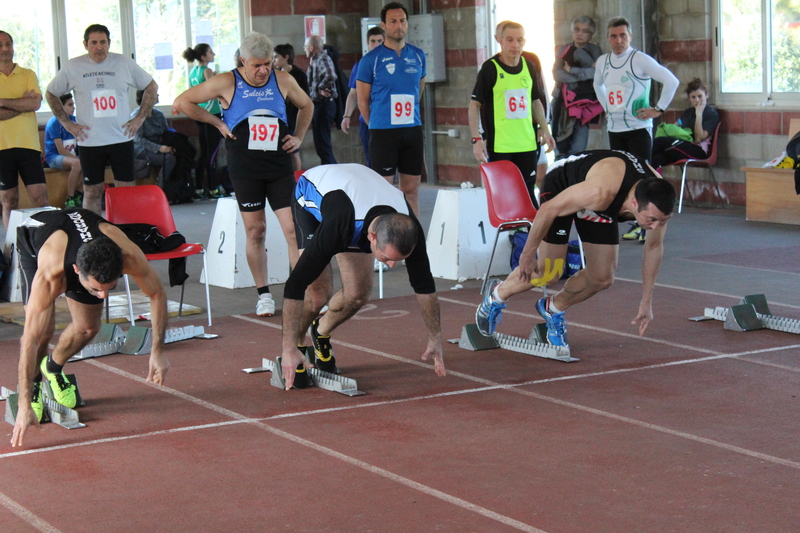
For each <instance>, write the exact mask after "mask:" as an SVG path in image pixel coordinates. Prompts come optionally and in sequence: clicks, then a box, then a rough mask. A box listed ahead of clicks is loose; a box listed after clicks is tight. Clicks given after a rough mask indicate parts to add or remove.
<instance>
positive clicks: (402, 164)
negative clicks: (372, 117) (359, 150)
mask: <svg viewBox="0 0 800 533" xmlns="http://www.w3.org/2000/svg"><path fill="white" fill-rule="evenodd" d="M423 152H424V150H423V141H422V126H413V127H411V128H390V129H385V130H369V162H370V167H371V168H372V170H374V171H375V172H377V173H378V174H380V175H381V176H394V174H395V172H396V171H397V172H400V173H401V174H408V175H410V176H419V175H421V174H422V162H423V157H424V155H423Z"/></svg>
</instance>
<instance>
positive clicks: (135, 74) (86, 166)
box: [45, 24, 158, 214]
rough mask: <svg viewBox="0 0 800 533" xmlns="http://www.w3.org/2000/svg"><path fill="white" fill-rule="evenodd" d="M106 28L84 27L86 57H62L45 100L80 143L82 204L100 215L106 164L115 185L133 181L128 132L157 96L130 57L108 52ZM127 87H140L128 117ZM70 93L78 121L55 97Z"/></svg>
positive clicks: (155, 88) (136, 126) (130, 133)
mask: <svg viewBox="0 0 800 533" xmlns="http://www.w3.org/2000/svg"><path fill="white" fill-rule="evenodd" d="M110 45H111V36H110V34H109V31H108V28H107V27H105V26H103V25H101V24H92V25H91V26H89V27H88V28H86V32H85V33H84V36H83V46H84V48H86V51H87V52H88V53H87V54H86V55H82V56H78V57H74V58H72V59H70V60H69V61H67V63H66V64H65V65H64V67H63V68H62V69H61V70H60V71H59V72H58V74H56V77H55V78H53V81H51V82H50V85H48V86H47V93H46V94H45V97H46V98H47V103H48V104H50V108H51V109H52V110H53V114H54V115H55V116H56V117H57V118H58V121H59V122H61V125H62V126H64V129H66V130H67V131H68V132H70V133H71V134H72V135H74V136H75V138H76V139H77V140H78V146H79V147H80V150H79V155H80V159H81V167H82V168H83V171H84V174H83V175H84V188H83V194H84V199H83V206H84V207H85V208H86V209H90V210H92V211H94V212H95V213H98V214H100V211H101V204H102V198H103V188H104V186H103V184H104V182H105V167H106V164H110V165H111V170H112V172H113V173H114V183H115V185H116V186H118V187H119V186H127V185H133V184H134V176H133V161H134V158H133V136H134V135H135V134H136V131H137V130H138V129H139V128H140V127H141V125H142V123H143V122H144V120H145V118H147V115H148V114H149V113H150V110H151V109H152V108H153V104H155V102H156V98H157V96H158V84H157V83H156V82H155V81H154V80H153V77H152V76H150V74H148V73H147V72H145V71H144V70H143V69H142V68H141V67H140V66H139V65H137V64H136V62H135V61H134V60H133V59H130V58H128V57H125V56H123V55H121V54H115V53H110V52H109V51H108V49H109V46H110ZM131 88H134V89H136V90H143V91H144V96H143V97H142V105H141V107H140V108H139V113H138V114H137V115H136V116H135V117H133V118H130V116H131V111H132V108H131V105H130V102H131V99H130V96H129V91H130V89H131ZM70 91H73V92H74V94H75V103H76V104H77V108H78V109H77V113H76V115H77V119H78V121H77V123H75V122H72V121H71V120H70V119H69V117H68V116H67V114H66V113H65V112H64V110H63V108H62V107H61V102H60V101H59V96H61V95H62V94H66V93H68V92H70Z"/></svg>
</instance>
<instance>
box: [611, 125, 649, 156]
mask: <svg viewBox="0 0 800 533" xmlns="http://www.w3.org/2000/svg"><path fill="white" fill-rule="evenodd" d="M608 144H609V146H610V147H611V149H612V150H622V151H625V152H628V153H631V154H633V155H635V156H636V157H638V158H640V159H646V160H648V161H650V156H651V152H652V151H653V139H652V137H650V130H649V129H647V128H643V129H640V130H631V131H620V132H614V131H609V132H608Z"/></svg>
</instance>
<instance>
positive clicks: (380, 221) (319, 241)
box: [281, 164, 445, 390]
mask: <svg viewBox="0 0 800 533" xmlns="http://www.w3.org/2000/svg"><path fill="white" fill-rule="evenodd" d="M293 214H294V223H295V231H296V233H297V245H298V248H300V259H299V260H298V261H297V265H296V266H295V268H294V269H293V270H292V273H291V274H290V275H289V279H288V280H286V287H285V289H284V294H283V357H282V363H281V366H282V370H283V377H284V380H285V383H286V390H289V389H290V388H292V386H293V385H294V386H295V387H296V388H300V387H301V386H302V385H303V384H308V382H309V378H308V373H307V372H306V369H307V368H310V367H314V366H316V367H317V368H318V369H320V370H323V371H325V372H329V373H331V374H333V373H336V372H337V368H336V360H335V359H334V356H333V350H332V348H331V340H330V336H331V333H333V330H334V329H336V328H337V327H338V326H339V325H341V324H342V323H343V322H344V321H346V320H347V319H349V318H350V317H352V316H353V315H354V314H356V312H358V310H359V309H361V308H362V307H363V306H364V305H365V304H366V303H367V302H368V301H369V296H370V292H371V291H372V266H373V257H374V258H375V259H377V260H378V261H380V262H382V263H386V264H387V265H388V266H389V267H392V266H394V264H395V263H396V262H398V261H401V260H403V259H405V260H406V268H407V269H408V279H409V282H410V283H411V286H412V287H413V288H414V292H415V293H416V295H417V302H418V303H419V307H420V311H421V314H422V319H423V322H424V323H425V328H426V329H427V330H428V344H427V347H426V349H425V352H424V353H423V354H422V359H423V360H427V359H428V358H430V357H432V358H433V365H434V369H435V371H436V373H437V374H438V375H440V376H444V375H445V369H444V362H443V361H442V330H441V324H440V321H439V300H438V297H437V296H436V284H435V283H434V280H433V275H432V274H431V269H430V262H429V261H428V254H427V251H426V247H425V234H424V233H423V231H422V226H421V225H420V223H419V221H418V220H417V218H416V217H415V216H414V213H413V211H411V208H410V207H409V206H408V203H407V202H406V200H405V197H404V196H403V193H402V192H400V191H399V190H397V189H395V188H394V187H393V186H392V185H390V184H389V183H387V182H386V180H384V179H383V178H382V177H381V176H380V175H379V174H377V173H376V172H374V171H372V170H370V169H368V168H367V167H365V166H363V165H355V164H348V165H322V166H318V167H314V168H312V169H311V170H308V171H306V172H305V173H304V174H303V175H302V176H301V177H300V179H299V180H298V182H297V187H295V201H294V207H293ZM373 254H374V255H373ZM334 256H335V257H336V261H337V263H338V264H339V273H340V276H341V278H342V289H341V290H340V291H339V292H337V293H336V294H335V295H334V296H333V298H331V294H332V293H333V278H332V274H331V267H330V262H331V260H332V259H333V258H334ZM329 300H330V301H329ZM328 301H329V303H328V306H329V309H328V312H327V313H325V314H324V315H323V316H322V317H319V316H318V315H319V311H320V309H321V308H322V306H323V305H324V304H325V303H326V302H328ZM306 329H309V333H310V334H311V340H312V343H313V350H314V355H315V358H314V363H313V364H312V363H309V362H308V361H306V358H305V356H304V352H305V346H303V345H304V344H305V334H306ZM309 348H310V347H309Z"/></svg>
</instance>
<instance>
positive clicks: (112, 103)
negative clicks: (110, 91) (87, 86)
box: [94, 96, 117, 111]
mask: <svg viewBox="0 0 800 533" xmlns="http://www.w3.org/2000/svg"><path fill="white" fill-rule="evenodd" d="M116 108H117V99H116V98H114V97H113V96H109V97H108V98H106V97H105V96H101V97H100V98H95V99H94V109H95V111H106V110H107V109H116Z"/></svg>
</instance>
